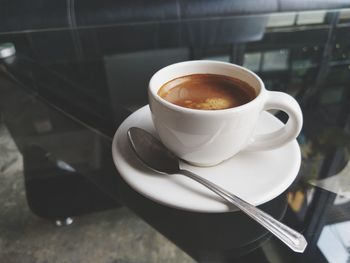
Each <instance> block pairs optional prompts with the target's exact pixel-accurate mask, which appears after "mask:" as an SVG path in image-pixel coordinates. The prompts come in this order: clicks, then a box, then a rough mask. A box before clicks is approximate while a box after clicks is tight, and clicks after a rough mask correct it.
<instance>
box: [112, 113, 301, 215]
mask: <svg viewBox="0 0 350 263" xmlns="http://www.w3.org/2000/svg"><path fill="white" fill-rule="evenodd" d="M282 125H283V124H282V123H281V122H280V121H279V120H278V119H276V118H275V117H274V116H273V115H271V114H269V113H267V112H262V114H261V117H260V118H259V121H258V125H257V133H264V132H269V131H272V130H276V129H278V128H280V127H281V126H282ZM130 127H139V128H143V129H145V130H147V131H149V132H151V133H152V134H153V135H155V136H158V135H157V134H156V131H155V128H154V126H153V122H152V119H151V113H150V110H149V107H148V106H145V107H143V108H141V109H139V110H137V111H136V112H134V113H133V114H131V115H130V116H129V117H128V118H127V119H126V120H125V121H124V122H123V123H122V124H121V125H120V127H119V128H118V130H117V132H116V134H115V136H114V139H113V145H112V153H113V160H114V163H115V165H116V167H117V169H118V171H119V173H120V174H121V176H122V177H123V178H124V180H125V181H126V182H127V183H128V184H129V185H130V186H131V187H132V188H133V189H134V190H136V191H137V192H139V193H141V194H142V195H144V196H146V197H148V198H150V199H152V200H154V201H156V202H159V203H162V204H164V205H167V206H171V207H175V208H179V209H184V210H190V211H198V212H209V213H210V212H227V211H232V210H235V208H233V207H230V206H228V205H227V204H226V203H225V202H224V201H222V199H221V198H220V197H218V196H216V195H215V194H214V193H212V192H211V191H210V190H208V189H207V188H205V187H204V186H202V185H200V184H198V183H197V182H195V181H192V180H191V179H188V178H186V177H184V176H182V175H168V176H167V175H160V174H157V173H155V172H153V171H151V170H149V169H148V168H146V167H145V166H144V165H143V164H142V163H141V162H140V161H139V160H138V159H137V157H136V156H135V154H134V152H133V151H132V149H131V148H130V146H129V143H128V141H127V130H128V129H129V128H130ZM300 161H301V155H300V148H299V145H298V143H297V141H296V140H293V141H292V142H290V143H288V144H286V145H284V146H282V147H280V148H277V149H274V150H269V151H259V152H240V153H238V154H237V155H235V156H234V157H232V158H231V159H228V160H226V161H224V162H222V163H220V164H219V165H217V166H212V167H195V166H191V165H189V164H187V163H184V162H181V167H182V168H185V169H188V170H190V171H192V172H195V173H197V174H198V175H200V176H203V177H205V178H207V179H208V180H210V181H212V182H214V183H216V184H218V185H219V186H221V187H223V188H225V189H227V190H229V191H230V192H232V193H234V194H236V195H237V196H239V197H241V198H243V199H244V200H246V201H248V202H250V203H251V204H253V205H260V204H262V203H265V202H267V201H269V200H271V199H273V198H275V197H277V196H278V195H280V194H281V193H282V192H283V191H285V190H286V189H287V188H288V186H290V185H291V184H292V182H293V181H294V179H295V178H296V176H297V174H298V171H299V168H300Z"/></svg>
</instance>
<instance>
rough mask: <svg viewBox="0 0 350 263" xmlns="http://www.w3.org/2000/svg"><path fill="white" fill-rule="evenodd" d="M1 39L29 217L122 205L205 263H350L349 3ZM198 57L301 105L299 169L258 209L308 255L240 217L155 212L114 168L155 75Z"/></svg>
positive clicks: (0, 95) (8, 116) (5, 100)
mask: <svg viewBox="0 0 350 263" xmlns="http://www.w3.org/2000/svg"><path fill="white" fill-rule="evenodd" d="M0 43H12V44H13V45H14V47H15V49H16V53H15V55H13V56H10V57H7V58H2V59H1V60H0V112H1V115H2V121H3V122H4V123H5V124H6V126H7V127H8V129H9V131H10V133H11V135H12V136H13V138H14V140H15V142H16V145H17V147H18V148H19V150H20V151H21V153H22V155H23V161H24V177H25V186H26V194H27V200H28V204H29V206H30V208H31V210H32V211H33V212H34V213H35V214H37V215H39V216H41V217H44V218H49V219H52V218H54V219H55V218H65V217H69V216H78V215H81V214H84V213H89V212H93V211H98V210H105V209H111V208H115V207H118V206H120V205H121V204H122V205H125V206H127V207H129V208H130V209H132V210H133V211H134V212H135V213H136V214H137V215H138V216H139V217H140V218H142V219H143V220H145V221H146V222H148V223H149V224H150V225H152V226H153V227H154V228H155V229H156V230H158V231H159V232H161V233H162V234H164V235H165V236H166V237H167V238H168V239H170V240H171V241H173V242H174V243H175V244H176V245H177V246H178V247H179V248H181V249H182V250H184V251H185V252H186V253H188V254H189V255H190V256H191V257H193V258H194V259H195V260H197V261H200V262H349V258H350V254H349V252H348V251H349V248H350V239H349V236H350V235H349V233H350V222H349V220H350V168H349V165H348V160H349V154H350V133H349V124H350V116H349V114H350V103H349V101H350V11H349V9H343V10H335V11H326V10H322V11H313V12H299V13H295V12H291V13H276V14H254V15H253V14H251V15H239V16H231V15H228V16H224V17H221V18H220V17H215V16H213V17H210V18H205V17H198V18H196V17H191V18H190V19H181V20H178V19H173V20H171V19H169V20H165V21H157V22H154V21H141V22H137V21H136V22H133V23H130V22H122V23H115V24H110V25H105V26H81V27H79V26H78V27H75V28H74V29H64V28H56V29H38V30H25V31H16V32H7V33H0ZM193 59H212V60H220V61H227V62H232V63H236V64H241V65H243V66H245V67H247V68H249V69H251V70H253V71H254V72H256V73H257V74H258V75H259V76H260V77H261V78H262V79H263V81H264V83H265V85H266V87H267V89H269V90H278V91H283V92H287V93H289V94H291V95H293V96H294V97H295V98H296V99H297V100H298V102H299V103H300V105H301V107H302V110H303V115H304V125H303V129H302V131H301V133H300V135H299V137H298V142H299V144H300V147H301V151H302V164H301V168H300V171H299V174H298V176H297V179H296V180H295V182H294V183H293V184H292V185H291V186H290V187H289V188H288V189H287V190H286V191H285V192H284V193H282V194H281V195H280V196H278V197H277V198H275V199H273V200H272V201H270V202H267V203H265V204H263V205H261V206H260V207H261V208H262V209H263V210H265V211H266V212H268V213H270V214H271V215H273V216H274V217H276V218H278V219H280V220H282V221H283V222H284V223H285V224H287V225H289V226H291V227H293V228H295V229H296V230H298V231H300V232H302V233H303V234H304V235H305V237H306V239H307V240H308V243H309V245H308V247H307V250H306V251H305V253H303V254H297V253H293V252H291V251H290V250H289V249H288V248H287V247H286V246H285V245H283V244H281V243H280V242H279V241H278V240H277V239H276V238H274V237H272V236H271V235H270V234H269V233H267V232H266V231H265V230H264V229H263V228H262V227H260V226H259V225H257V224H256V223H254V222H253V221H252V220H250V219H248V218H247V217H246V216H245V215H244V214H242V213H241V212H230V213H211V214H206V213H195V212H188V211H182V210H177V209H173V208H170V207H166V206H163V205H161V204H157V203H155V202H153V201H151V200H149V199H147V198H145V197H143V196H142V195H140V194H138V193H137V192H135V191H134V190H133V189H131V188H130V187H129V186H128V185H127V184H126V183H125V182H124V181H123V179H122V178H121V177H120V175H119V174H118V172H117V170H116V169H115V167H114V165H113V161H112V156H111V142H112V138H113V135H114V133H115V131H116V129H117V128H118V126H119V125H120V124H121V123H122V121H123V120H124V119H125V118H127V117H128V116H129V115H130V114H131V113H132V112H133V111H135V110H137V109H138V108H140V107H141V106H143V105H146V104H147V84H148V80H149V79H150V77H151V76H152V74H153V73H154V72H155V71H157V70H158V69H160V68H162V67H164V66H166V65H169V64H172V63H175V62H179V61H185V60H193ZM277 117H279V118H280V119H281V120H282V121H285V119H286V117H285V116H284V115H283V114H280V113H278V114H277ZM281 176H283V174H281ZM271 250H273V251H274V255H277V256H276V258H275V259H274V260H275V261H273V260H272V259H271V258H270V257H269V256H268V252H267V251H271ZM332 260H333V261H332ZM337 260H338V261H337ZM342 260H343V261H342Z"/></svg>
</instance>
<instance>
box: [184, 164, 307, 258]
mask: <svg viewBox="0 0 350 263" xmlns="http://www.w3.org/2000/svg"><path fill="white" fill-rule="evenodd" d="M179 173H180V174H183V175H185V176H187V177H189V178H191V179H193V180H195V181H197V182H198V183H201V184H202V185H204V186H206V187H207V188H209V189H210V190H211V191H213V192H214V193H216V194H218V195H219V196H221V197H222V198H223V199H225V200H226V201H228V202H230V203H232V204H234V205H235V206H237V207H238V208H239V209H240V210H242V211H243V212H244V213H246V214H247V215H248V216H250V217H251V218H252V219H254V220H255V221H256V222H258V223H259V224H260V225H262V226H263V227H265V228H266V229H267V230H269V231H270V232H271V233H272V234H274V235H275V236H276V237H278V238H279V239H280V240H281V241H282V242H283V243H285V244H286V245H287V246H288V247H290V248H291V249H292V250H293V251H295V252H299V253H302V252H304V250H305V248H306V246H307V241H306V240H305V238H304V236H303V235H302V234H300V233H298V232H297V231H295V230H293V229H291V228H290V227H288V226H286V225H285V224H283V223H281V222H279V221H278V220H276V219H274V218H273V217H272V216H270V215H269V214H267V213H265V212H264V211H262V210H260V209H259V208H257V207H255V206H253V205H251V204H249V203H247V202H246V201H244V200H242V199H241V198H239V197H237V196H235V195H234V194H232V193H229V192H227V191H226V190H225V189H222V188H221V187H220V186H217V185H215V184H213V183H212V182H210V181H208V180H206V179H204V178H202V177H200V176H198V175H196V174H194V173H192V172H190V171H187V170H182V169H181V170H179Z"/></svg>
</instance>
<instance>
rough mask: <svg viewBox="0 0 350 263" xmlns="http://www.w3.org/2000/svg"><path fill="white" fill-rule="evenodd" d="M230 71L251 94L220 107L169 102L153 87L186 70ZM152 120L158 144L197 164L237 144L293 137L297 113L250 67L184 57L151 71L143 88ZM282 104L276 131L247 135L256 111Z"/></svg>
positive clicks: (249, 146) (262, 146)
mask: <svg viewBox="0 0 350 263" xmlns="http://www.w3.org/2000/svg"><path fill="white" fill-rule="evenodd" d="M201 73H203V74H205V73H208V74H218V75H225V76H231V77H234V78H237V79H240V80H242V81H244V82H246V83H248V84H249V85H250V86H251V87H253V88H254V89H255V91H256V94H257V96H256V97H255V98H254V99H253V100H252V101H250V102H248V103H246V104H244V105H241V106H238V107H234V108H229V109H223V110H197V109H189V108H185V107H181V106H177V105H175V104H172V103H170V102H168V101H166V100H165V99H163V98H161V97H160V96H159V95H158V94H157V92H158V90H159V89H160V88H161V87H162V85H163V84H165V83H166V82H168V81H170V80H173V79H175V78H178V77H181V76H186V75H191V74H201ZM148 97H149V105H150V109H151V112H152V118H153V122H154V126H155V128H156V130H157V132H158V135H159V137H160V139H161V141H162V142H163V144H164V145H165V146H166V147H167V148H169V149H170V150H171V151H172V152H173V153H174V154H175V155H177V156H178V157H179V158H181V159H183V160H185V161H187V162H189V163H191V164H193V165H197V166H211V165H216V164H218V163H220V162H222V161H224V160H226V159H229V158H230V157H232V156H234V155H235V154H236V153H238V152H239V151H241V150H271V149H274V148H277V147H280V146H282V145H284V144H286V143H288V142H290V141H292V140H294V139H295V138H296V137H297V136H298V134H299V132H300V130H301V127H302V123H303V117H302V112H301V109H300V106H299V104H298V103H297V102H296V100H295V99H294V98H293V97H292V96H290V95H288V94H286V93H283V92H275V91H268V90H266V89H265V86H264V83H263V82H262V80H261V79H260V78H259V77H258V76H257V75H256V74H255V73H253V72H251V71H250V70H248V69H246V68H243V67H241V66H237V65H234V64H230V63H225V62H218V61H205V60H199V61H186V62H180V63H176V64H172V65H170V66H167V67H165V68H162V69H161V70H159V71H158V72H156V73H155V74H154V75H153V76H152V78H151V80H150V82H149V89H148ZM270 109H275V110H282V111H284V112H285V113H287V114H288V116H289V119H288V121H287V123H286V124H285V125H284V126H283V127H282V128H280V129H279V130H277V131H274V132H272V133H268V134H262V135H258V136H255V137H253V133H254V129H255V127H256V124H257V122H258V119H259V116H260V113H261V112H262V111H265V110H270Z"/></svg>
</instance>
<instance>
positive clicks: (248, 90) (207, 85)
mask: <svg viewBox="0 0 350 263" xmlns="http://www.w3.org/2000/svg"><path fill="white" fill-rule="evenodd" d="M158 95H159V96H160V97H162V98H163V99H165V100H167V101H169V102H171V103H173V104H175V105H178V106H181V107H185V108H190V109H197V110H223V109H229V108H234V107H238V106H241V105H243V104H246V103H248V102H250V101H252V100H253V99H254V98H255V97H256V92H255V89H254V88H253V87H251V86H250V85H249V84H248V83H246V82H244V81H242V80H239V79H237V78H233V77H229V76H224V75H217V74H192V75H186V76H181V77H179V78H175V79H173V80H170V81H168V82H167V83H165V84H164V85H163V86H162V87H161V88H160V89H159V91H158Z"/></svg>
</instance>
